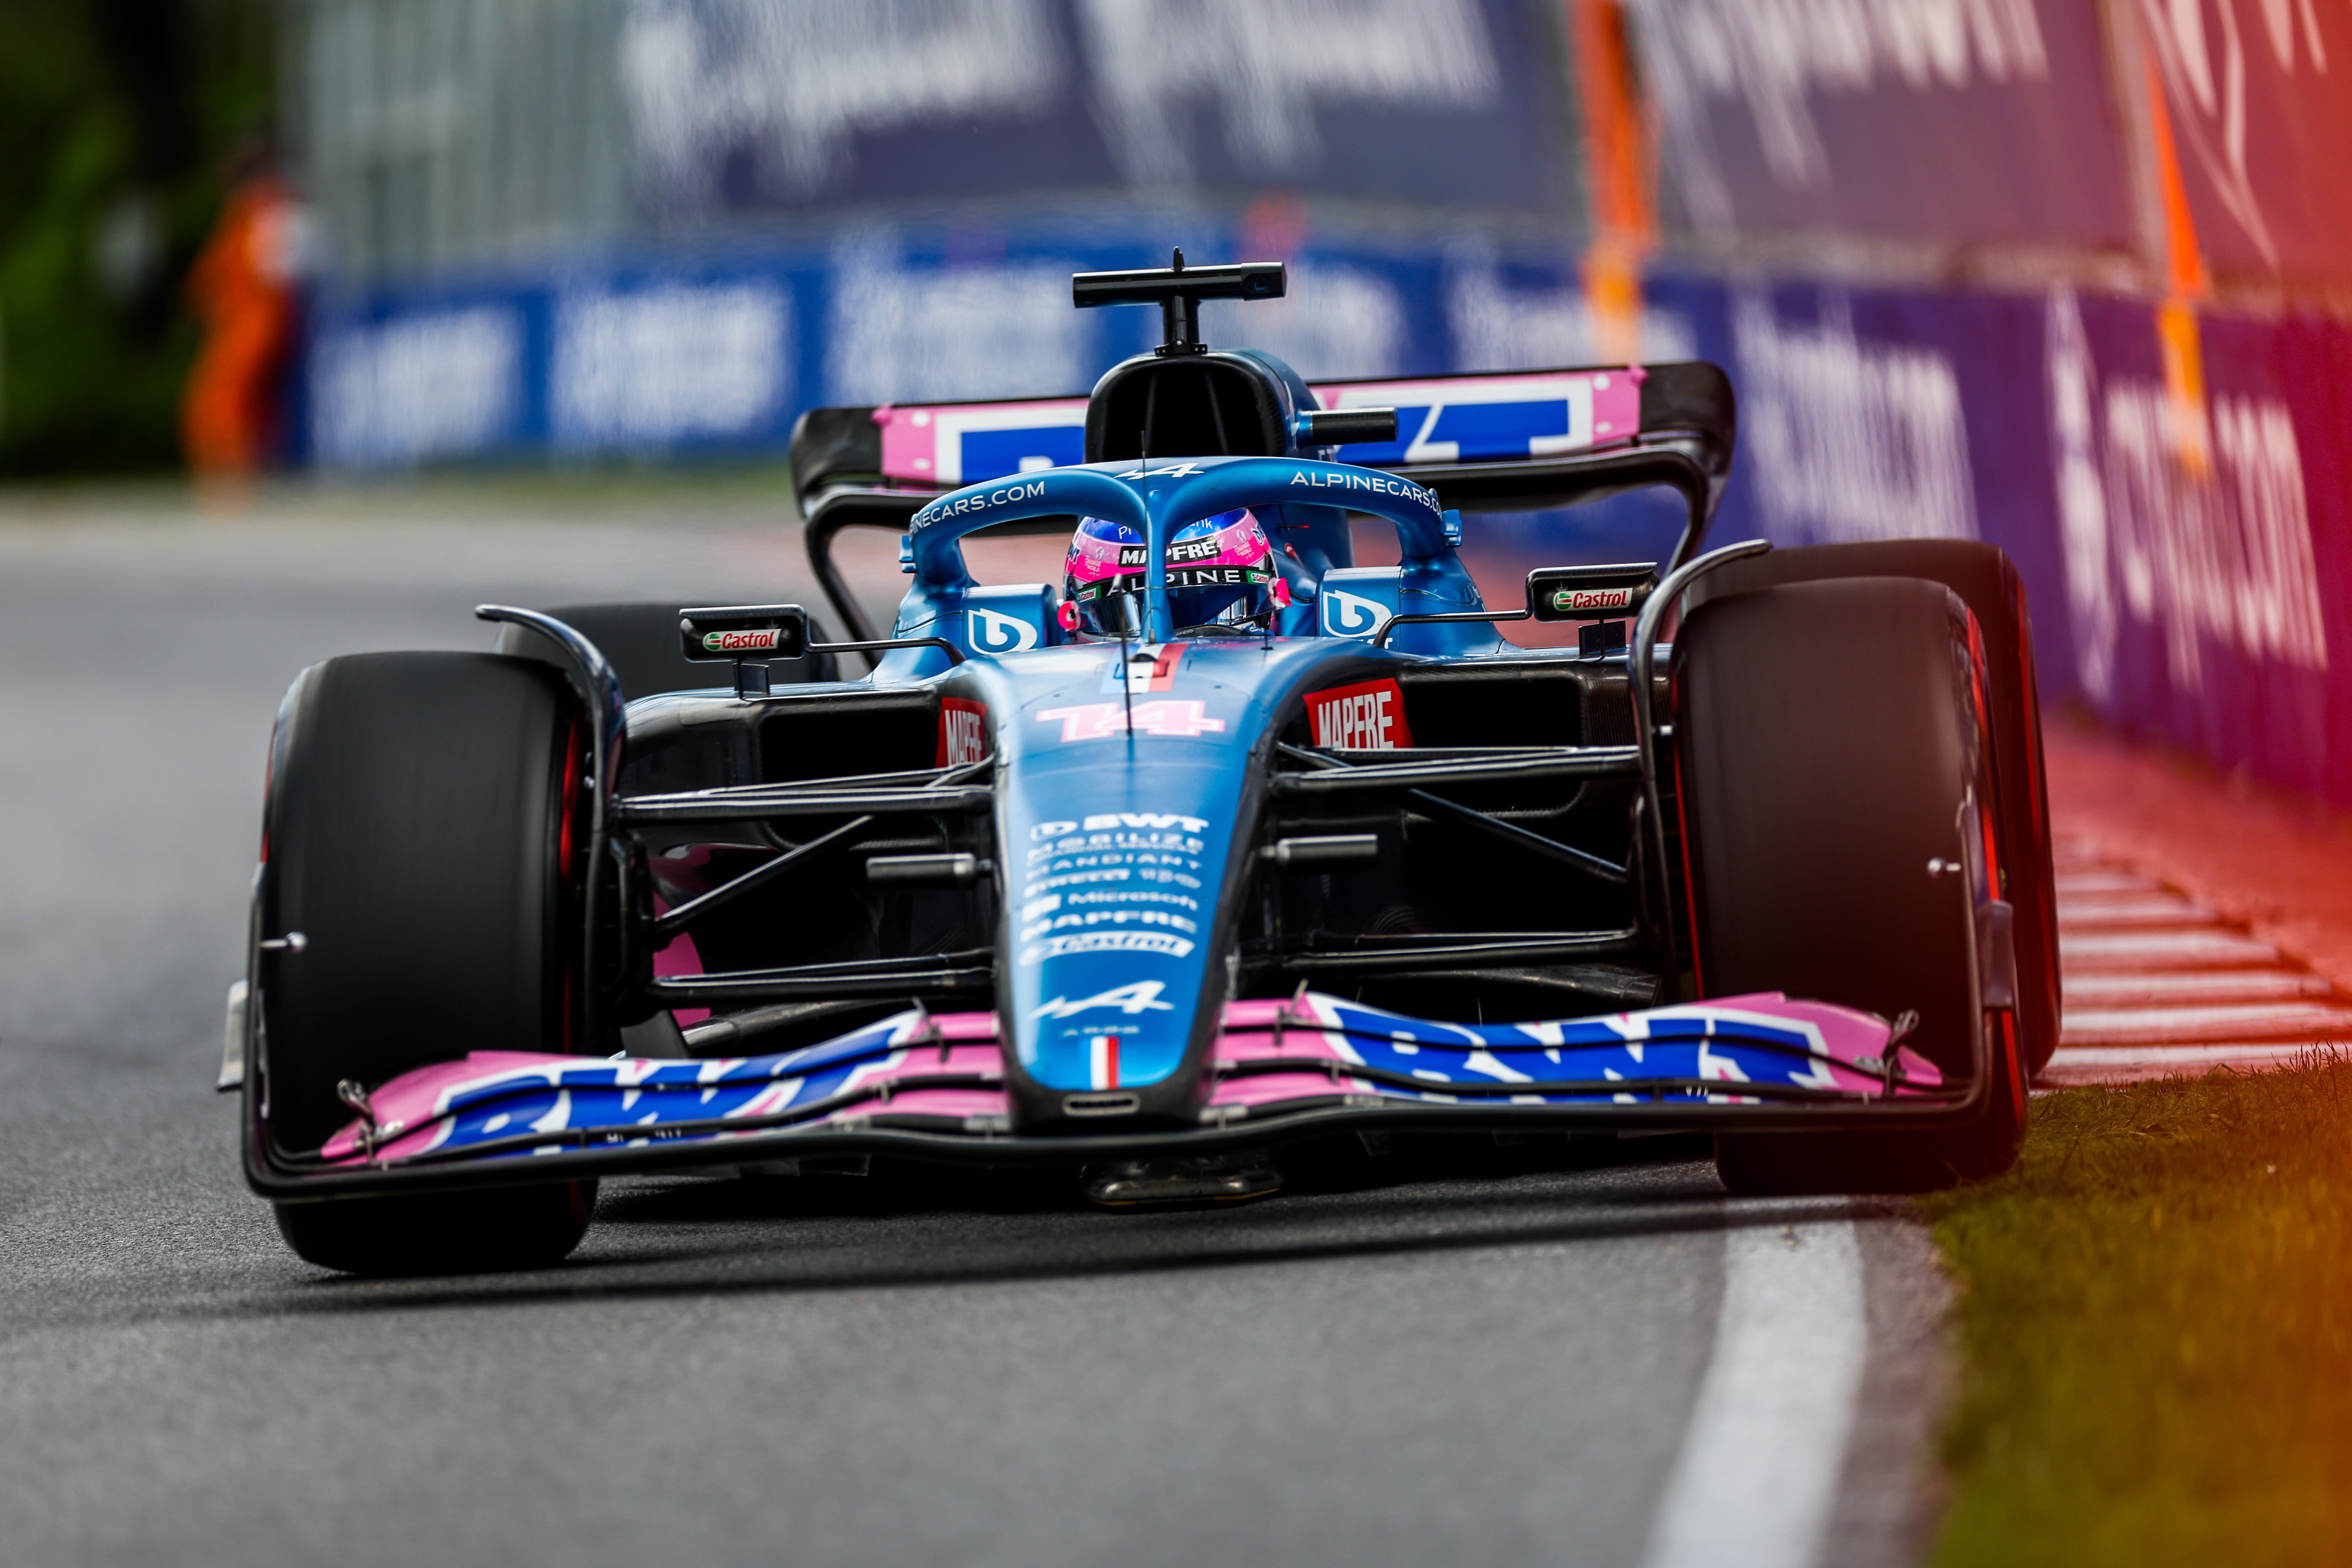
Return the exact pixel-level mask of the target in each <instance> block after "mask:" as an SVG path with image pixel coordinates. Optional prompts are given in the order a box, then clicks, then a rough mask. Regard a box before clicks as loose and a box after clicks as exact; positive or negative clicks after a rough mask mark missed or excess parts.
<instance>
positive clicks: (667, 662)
mask: <svg viewBox="0 0 2352 1568" xmlns="http://www.w3.org/2000/svg"><path fill="white" fill-rule="evenodd" d="M691 602H692V603H697V604H705V605H717V604H724V603H728V602H729V601H727V600H724V599H700V600H695V601H691ZM685 603H688V601H683V600H681V601H677V602H673V601H671V600H668V599H655V600H649V601H638V602H635V603H622V604H605V605H557V606H555V607H554V608H553V609H551V610H548V611H546V612H544V613H545V614H547V615H550V616H554V617H555V618H556V619H557V620H559V621H562V623H563V624H564V625H565V626H570V627H571V628H572V630H574V631H576V632H578V633H580V635H581V636H583V637H586V638H587V639H588V640H589V641H590V642H592V643H594V644H595V645H596V651H597V652H599V653H601V654H603V655H604V662H605V663H607V664H609V665H611V666H612V667H613V673H614V674H615V675H617V676H619V677H620V678H621V695H622V696H624V697H626V698H628V699H630V700H635V699H637V698H640V697H659V696H662V695H663V694H665V693H667V692H671V691H702V690H707V689H709V688H711V687H714V686H726V685H729V684H730V682H731V681H732V680H733V679H734V677H733V676H732V675H731V674H730V672H729V668H728V667H727V666H726V665H724V664H700V663H696V662H694V661H692V660H690V659H688V658H687V657H686V655H685V653H684V652H683V651H682V650H681V649H680V647H678V636H677V612H678V610H679V608H680V606H681V605H683V604H685ZM808 635H809V641H811V642H813V643H816V642H824V641H826V640H827V638H826V636H825V630H824V627H823V626H820V625H818V624H817V622H816V619H815V617H814V616H812V617H810V620H809V632H808ZM499 652H500V653H509V654H518V655H520V656H521V657H522V658H536V659H541V660H544V661H545V662H547V663H550V664H553V665H557V666H559V667H562V668H570V666H569V663H568V661H567V660H566V659H565V658H564V657H563V655H562V653H561V652H559V651H558V650H557V648H556V647H555V645H554V644H553V643H552V642H551V641H550V640H549V639H548V638H547V637H544V636H542V635H541V634H540V633H538V632H535V631H532V630H531V629H530V627H528V626H516V625H514V624H512V623H509V624H508V625H506V626H503V627H502V628H500V630H499ZM835 668H836V667H835V660H834V656H833V655H832V654H829V653H810V654H803V655H802V656H801V657H800V658H779V659H773V660H771V661H769V664H768V679H769V681H770V683H771V684H772V685H776V686H789V685H793V684H794V683H796V682H799V681H804V680H832V679H835Z"/></svg>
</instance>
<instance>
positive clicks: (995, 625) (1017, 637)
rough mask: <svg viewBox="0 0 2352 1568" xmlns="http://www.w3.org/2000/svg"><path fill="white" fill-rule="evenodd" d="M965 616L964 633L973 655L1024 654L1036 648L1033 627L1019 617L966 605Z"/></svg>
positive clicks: (1035, 635) (1035, 634)
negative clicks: (965, 632) (967, 637)
mask: <svg viewBox="0 0 2352 1568" xmlns="http://www.w3.org/2000/svg"><path fill="white" fill-rule="evenodd" d="M964 614H965V615H966V616H970V617H971V620H970V625H969V626H967V628H966V630H967V632H968V634H969V636H970V637H971V647H972V651H973V652H974V653H1026V652H1027V651H1028V650H1029V649H1031V648H1033V647H1036V646H1037V628H1036V626H1034V625H1033V624H1031V623H1030V622H1028V621H1024V620H1023V619H1022V618H1021V617H1020V616H1008V615H1004V614H1003V613H1001V612H999V611H996V610H983V609H982V608H981V607H980V606H979V605H968V606H967V607H966V608H965V611H964Z"/></svg>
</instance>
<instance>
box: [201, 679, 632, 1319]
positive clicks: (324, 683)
mask: <svg viewBox="0 0 2352 1568" xmlns="http://www.w3.org/2000/svg"><path fill="white" fill-rule="evenodd" d="M584 745H585V742H584V738H583V734H582V732H581V728H580V726H579V725H578V724H577V723H576V721H575V720H574V717H573V713H572V701H571V700H570V698H569V696H568V695H567V694H566V692H565V689H564V686H563V682H562V678H561V677H560V676H558V675H557V674H556V673H555V672H554V671H553V670H551V669H549V668H546V667H545V666H543V665H540V664H537V663H533V662H531V661H529V660H524V659H516V658H501V657H499V656H497V655H487V654H458V653H389V654H360V655H355V656H352V657H350V658H336V659H330V660H329V661H327V662H326V663H324V664H321V665H317V666H314V667H313V668H310V669H308V670H305V671H304V672H303V673H302V675H301V677H300V678H299V679H298V680H296V682H295V684H294V688H293V689H292V690H291V691H289V693H288V694H287V700H286V703H285V706H284V708H283V709H282V710H281V711H280V714H279V719H278V734H277V738H276V741H275V743H274V748H273V752H272V757H271V770H270V794H269V801H268V816H267V819H266V826H265V838H264V863H263V871H262V879H261V901H260V910H259V915H260V924H261V929H262V931H263V933H265V934H271V935H278V934H283V933H287V932H293V931H299V932H301V933H302V935H303V938H304V947H303V949H302V951H300V952H283V951H279V952H265V953H261V954H258V955H257V958H258V963H257V967H256V973H257V974H258V976H259V978H260V981H261V984H260V988H259V989H260V997H261V1005H262V1015H261V1016H262V1019H263V1030H262V1034H261V1039H262V1042H263V1045H262V1050H261V1052H260V1056H261V1058H262V1068H263V1070H262V1071H261V1073H259V1074H258V1075H256V1080H255V1082H254V1083H252V1084H249V1085H248V1088H247V1092H248V1093H254V1092H259V1093H261V1094H263V1095H264V1096H265V1099H264V1100H263V1105H264V1107H265V1119H266V1121H267V1125H268V1135H269V1138H270V1140H271V1142H273V1143H274V1144H275V1145H276V1146H277V1147H278V1149H279V1150H280V1151H283V1152H305V1151H310V1150H314V1149H316V1148H318V1147H319V1146H320V1144H321V1143H323V1142H326V1140H327V1138H328V1137H329V1136H330V1135H331V1134H332V1133H333V1132H334V1131H337V1130H338V1129H340V1128H341V1127H342V1126H343V1125H344V1124H345V1123H346V1122H348V1121H350V1120H351V1116H352V1111H351V1109H350V1107H349V1106H347V1105H345V1104H344V1103H343V1102H342V1100H341V1098H340V1097H339V1096H338V1094H337V1092H336V1085H337V1084H338V1082H340V1081H341V1080H342V1079H351V1080H352V1081H354V1082H356V1083H358V1084H360V1085H362V1086H363V1087H365V1088H368V1089H373V1088H375V1087H376V1086H378V1085H380V1084H382V1083H383V1082H384V1081H385V1080H386V1079H391V1078H393V1077H395V1076H397V1075H398V1074H400V1073H402V1072H405V1071H407V1070H408V1069H409V1068H415V1067H420V1066H423V1065H424V1064H425V1063H427V1062H434V1061H446V1060H450V1059H452V1058H457V1057H460V1056H463V1055H465V1054H466V1053H467V1052H469V1051H478V1050H507V1051H517V1050H520V1051H563V1050H567V1049H570V1048H572V1035H573V1026H572V1019H573V1017H574V1008H573V1005H572V976H571V974H570V973H569V969H568V963H569V958H570V955H571V954H572V952H574V951H576V943H575V942H572V941H571V940H569V937H570V933H571V932H572V931H574V930H575V929H576V927H577V924H578V921H579V913H578V910H577V909H576V908H575V907H574V906H575V904H576V901H577V900H576V899H575V897H574V894H573V892H572V881H573V875H572V865H571V862H572V861H573V860H575V859H576V858H578V856H579V854H580V853H581V852H582V851H583V849H584V841H583V839H581V838H580V837H578V836H576V835H575V833H574V827H575V824H576V820H577V809H578V805H579V797H580V795H581V784H580V780H581V777H582V771H583V747H584ZM592 1202H593V1187H591V1186H588V1185H586V1184H576V1183H565V1184H557V1185H551V1186H547V1187H524V1188H501V1189H496V1190H492V1191H488V1192H478V1193H459V1194H446V1195H445V1194H435V1195H432V1196H421V1197H415V1198H406V1197H404V1198H355V1199H341V1200H334V1201H330V1202H325V1203H303V1204H282V1205H278V1228H279V1230H280V1231H281V1232H282V1233H283V1234H284V1236H285V1237H286V1239H287V1241H288V1243H289V1245H291V1246H292V1247H293V1248H294V1250H295V1251H296V1252H298V1253H299V1254H300V1255H301V1256H302V1257H303V1258H306V1259H308V1260H309V1261H310V1262H313V1263H317V1264H320V1265H321V1266H323V1267H326V1268H339V1269H343V1270H345V1271H348V1272H352V1273H359V1274H386V1273H417V1272H439V1271H457V1270H470V1269H481V1268H530V1267H534V1266H537V1265H541V1264H546V1263H552V1262H554V1261H555V1260H557V1259H558V1258H562V1257H563V1256H564V1255H565V1254H566V1253H568V1252H570V1251H571V1250H572V1247H574V1246H576V1245H577V1244H578V1243H579V1240H580V1237H581V1236H582V1235H583V1232H584V1231H585V1230H586V1228H587V1223H588V1217H587V1216H588V1208H589V1205H590V1204H591V1203H592Z"/></svg>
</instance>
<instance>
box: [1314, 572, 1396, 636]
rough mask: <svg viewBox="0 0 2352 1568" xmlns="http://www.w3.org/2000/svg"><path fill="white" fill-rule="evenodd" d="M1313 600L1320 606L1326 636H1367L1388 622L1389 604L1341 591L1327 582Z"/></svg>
mask: <svg viewBox="0 0 2352 1568" xmlns="http://www.w3.org/2000/svg"><path fill="white" fill-rule="evenodd" d="M1316 602H1317V603H1318V604H1319V605H1321V606H1322V607H1323V635H1324V636H1325V637H1370V636H1371V635H1372V634H1373V633H1375V632H1377V631H1379V630H1380V629H1381V627H1382V626H1386V625H1388V623H1389V607H1388V606H1387V605H1383V604H1381V602H1380V601H1379V600H1378V599H1367V598H1364V597H1363V596H1362V595H1357V594H1343V593H1341V592H1340V591H1339V589H1337V588H1333V587H1329V586H1328V585H1327V586H1326V587H1325V588H1324V590H1323V591H1322V593H1320V594H1319V595H1317V596H1316Z"/></svg>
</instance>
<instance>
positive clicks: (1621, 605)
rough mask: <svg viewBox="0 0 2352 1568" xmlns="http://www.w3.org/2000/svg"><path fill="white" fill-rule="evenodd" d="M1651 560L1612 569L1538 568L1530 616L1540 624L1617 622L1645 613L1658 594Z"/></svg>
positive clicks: (1531, 576)
mask: <svg viewBox="0 0 2352 1568" xmlns="http://www.w3.org/2000/svg"><path fill="white" fill-rule="evenodd" d="M1657 586H1658V568H1657V566H1656V564H1655V563H1652V562H1648V561H1634V562H1622V563H1618V564H1616V565H1612V566H1538V567H1537V568H1536V569H1535V570H1534V571H1532V572H1530V573H1528V615H1530V616H1533V617H1535V618H1536V619H1537V620H1539V621H1615V620H1625V619H1628V618H1630V617H1632V616H1638V615H1640V614H1641V613H1642V606H1643V604H1645V603H1646V602H1648V600H1649V597H1650V595H1652V594H1653V593H1654V592H1656V591H1657Z"/></svg>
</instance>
